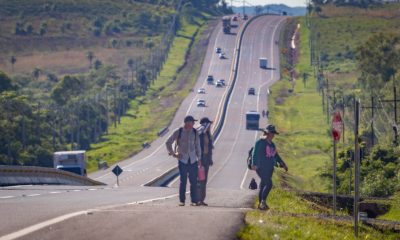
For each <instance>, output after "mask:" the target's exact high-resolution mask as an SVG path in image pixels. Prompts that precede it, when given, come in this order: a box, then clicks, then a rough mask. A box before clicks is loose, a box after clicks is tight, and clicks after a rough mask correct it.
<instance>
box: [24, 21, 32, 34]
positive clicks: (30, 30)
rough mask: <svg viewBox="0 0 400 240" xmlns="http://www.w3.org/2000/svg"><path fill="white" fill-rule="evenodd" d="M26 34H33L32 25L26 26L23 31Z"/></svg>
mask: <svg viewBox="0 0 400 240" xmlns="http://www.w3.org/2000/svg"><path fill="white" fill-rule="evenodd" d="M25 32H26V34H28V35H30V34H32V33H33V26H32V24H28V26H26V30H25Z"/></svg>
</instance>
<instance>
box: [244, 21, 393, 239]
mask: <svg viewBox="0 0 400 240" xmlns="http://www.w3.org/2000/svg"><path fill="white" fill-rule="evenodd" d="M298 20H299V22H300V24H301V28H300V45H301V47H300V55H299V61H298V63H297V64H296V71H297V72H299V73H308V74H309V78H308V80H307V82H306V84H305V85H304V84H303V82H302V79H297V81H296V84H295V86H294V89H293V92H289V89H291V88H292V85H291V84H290V82H289V81H288V79H289V78H288V76H283V78H282V80H280V81H279V82H277V83H276V84H274V86H272V88H271V95H270V100H269V106H268V108H269V111H270V122H271V123H273V124H275V125H276V126H277V128H278V130H279V131H280V135H278V136H277V137H276V138H275V139H274V141H275V143H276V145H277V147H278V151H279V153H280V155H281V156H282V158H283V159H284V160H285V161H286V163H287V164H288V166H289V173H288V174H286V173H284V172H283V171H281V170H277V171H276V174H274V182H275V187H274V188H273V189H272V191H271V193H270V195H269V197H268V205H269V206H270V208H271V209H270V210H269V211H267V212H263V211H258V210H253V211H249V212H247V213H246V217H245V223H246V225H245V226H244V227H243V228H242V229H241V231H240V232H239V233H238V234H237V236H238V237H239V238H240V239H251V240H257V239H274V240H275V239H318V240H321V239H329V240H330V239H354V232H353V223H352V221H335V220H333V219H330V218H318V217H316V216H318V215H321V214H323V215H326V214H329V213H331V209H326V208H324V207H322V206H320V205H317V204H314V203H312V202H309V201H307V200H304V199H302V198H301V197H299V196H298V195H296V193H295V192H291V191H287V190H283V189H280V188H279V187H278V186H290V187H292V188H295V189H300V190H305V191H307V190H308V191H318V192H327V191H329V190H330V189H332V183H331V182H327V181H326V180H323V179H321V178H320V177H319V176H318V174H319V173H320V172H321V170H322V168H325V167H327V166H330V165H331V159H332V150H331V146H332V140H331V137H330V133H329V131H328V130H329V124H328V123H327V118H326V115H325V113H324V112H323V109H322V96H320V95H319V93H318V92H317V91H316V87H317V86H316V80H315V79H313V77H312V76H313V72H312V69H311V67H310V66H309V56H310V49H309V45H308V36H309V29H308V28H306V26H305V22H304V20H305V19H304V18H299V19H298ZM329 121H330V119H329ZM393 203H395V202H393ZM256 205H257V201H256V202H255V205H254V207H256ZM399 205H400V204H397V206H399ZM397 206H394V205H393V204H392V209H391V211H389V213H388V214H387V215H385V219H396V218H397V216H398V215H397V208H398V207H397ZM337 214H338V215H340V216H345V215H346V214H347V213H346V212H344V211H343V212H342V211H338V213H337ZM397 220H398V219H397ZM358 239H398V235H397V234H395V233H390V232H380V231H377V230H375V229H373V228H371V227H367V226H364V225H361V226H360V235H359V238H358Z"/></svg>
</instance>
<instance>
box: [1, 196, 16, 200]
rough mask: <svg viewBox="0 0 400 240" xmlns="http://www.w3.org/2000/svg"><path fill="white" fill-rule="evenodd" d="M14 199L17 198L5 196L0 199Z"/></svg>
mask: <svg viewBox="0 0 400 240" xmlns="http://www.w3.org/2000/svg"><path fill="white" fill-rule="evenodd" d="M13 197H15V196H3V197H0V199H7V198H13Z"/></svg>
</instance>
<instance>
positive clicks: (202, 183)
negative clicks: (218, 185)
mask: <svg viewBox="0 0 400 240" xmlns="http://www.w3.org/2000/svg"><path fill="white" fill-rule="evenodd" d="M203 167H204V171H205V173H206V179H204V181H198V183H197V185H198V186H199V187H198V191H199V192H198V197H199V202H204V199H206V187H207V180H208V169H209V168H210V166H209V165H208V164H206V165H203Z"/></svg>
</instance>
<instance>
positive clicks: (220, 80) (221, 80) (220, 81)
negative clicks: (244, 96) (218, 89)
mask: <svg viewBox="0 0 400 240" xmlns="http://www.w3.org/2000/svg"><path fill="white" fill-rule="evenodd" d="M218 83H221V84H222V86H225V79H219V80H218V81H217V84H218Z"/></svg>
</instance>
